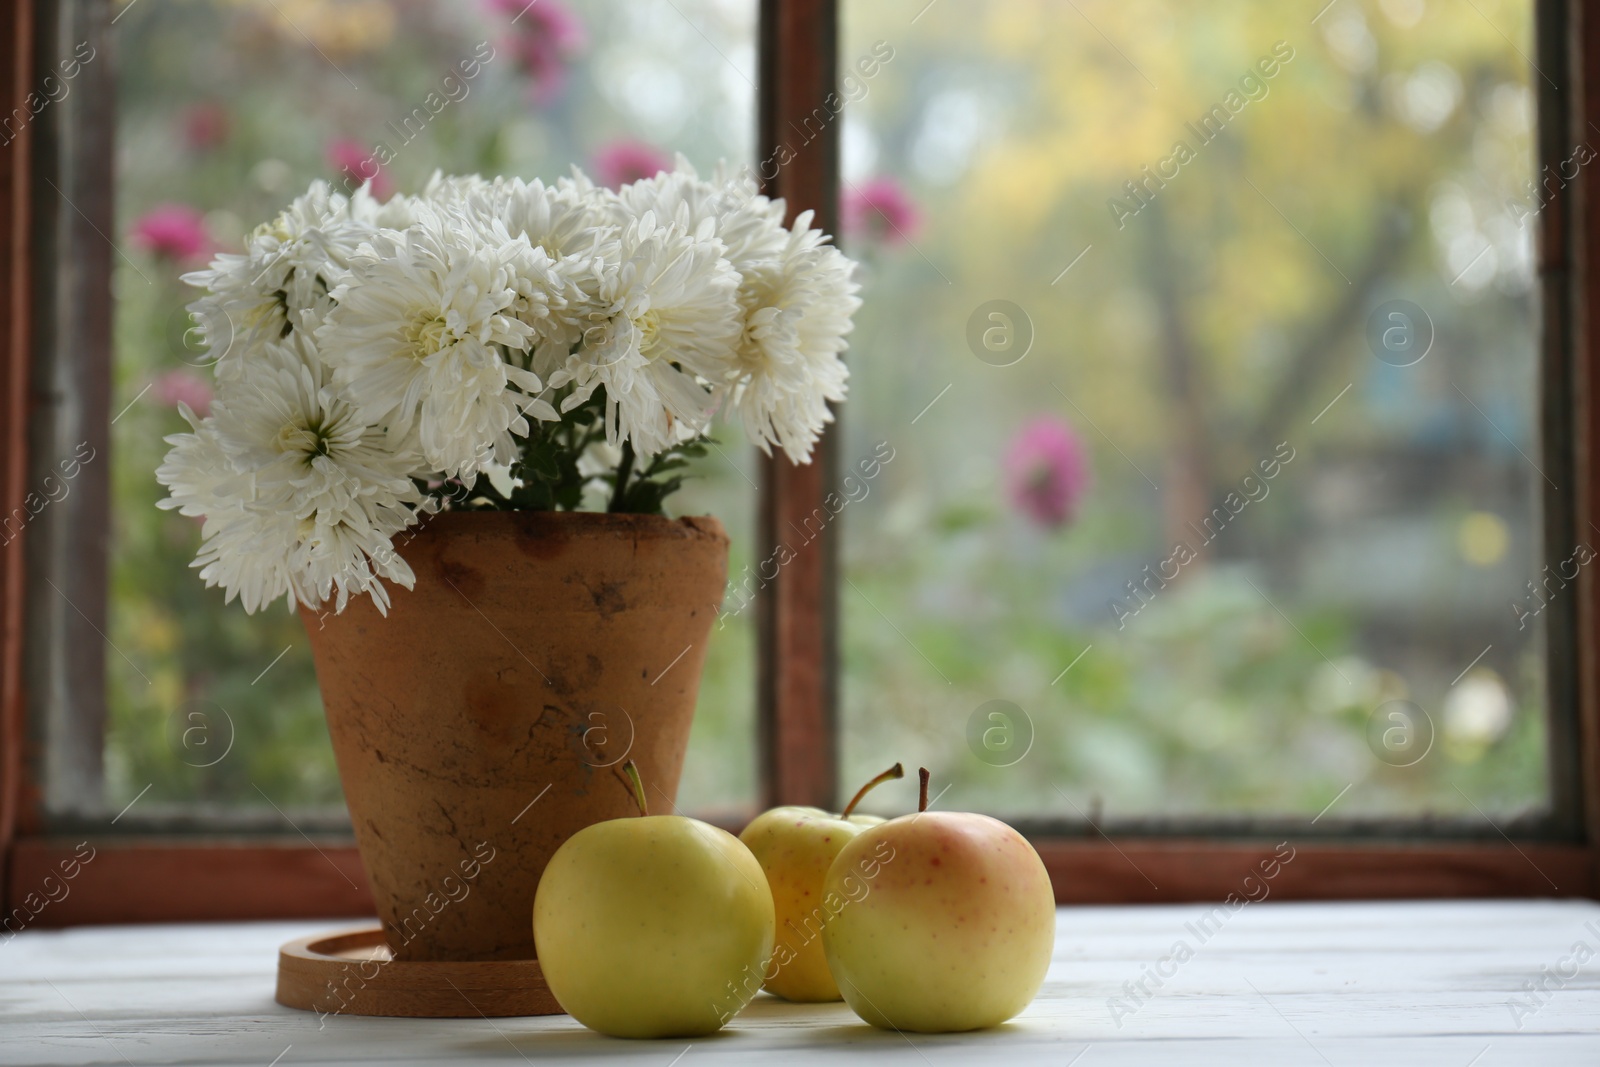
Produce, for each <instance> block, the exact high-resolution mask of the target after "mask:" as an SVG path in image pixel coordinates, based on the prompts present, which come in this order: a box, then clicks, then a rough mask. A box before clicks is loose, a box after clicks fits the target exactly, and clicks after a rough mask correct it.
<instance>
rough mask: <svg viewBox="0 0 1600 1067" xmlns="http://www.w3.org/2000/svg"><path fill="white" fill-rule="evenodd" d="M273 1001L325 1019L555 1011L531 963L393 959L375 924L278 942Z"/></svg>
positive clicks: (557, 1009)
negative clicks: (321, 1013) (281, 943)
mask: <svg viewBox="0 0 1600 1067" xmlns="http://www.w3.org/2000/svg"><path fill="white" fill-rule="evenodd" d="M277 1001H278V1003H279V1004H282V1005H284V1006H286V1007H290V1008H301V1009H303V1010H305V1011H315V1012H324V1013H327V1014H330V1015H393V1016H404V1017H407V1018H414V1019H423V1018H433V1019H456V1018H478V1017H480V1016H489V1017H503V1016H508V1015H560V1014H561V1005H559V1004H557V1003H556V998H555V997H554V996H552V995H551V993H550V987H549V986H548V985H546V984H545V981H544V975H543V974H542V973H541V972H540V970H539V961H538V960H493V961H486V962H482V963H473V962H448V963H412V962H408V961H400V960H394V959H392V958H391V957H390V954H389V946H388V944H387V943H386V942H385V941H384V936H383V929H382V928H381V927H377V926H364V927H359V928H357V929H354V930H344V931H341V932H339V933H336V934H322V935H319V936H317V937H302V938H297V939H296V940H294V941H290V942H288V943H287V944H285V945H284V946H283V947H282V948H280V949H279V950H278V993H277Z"/></svg>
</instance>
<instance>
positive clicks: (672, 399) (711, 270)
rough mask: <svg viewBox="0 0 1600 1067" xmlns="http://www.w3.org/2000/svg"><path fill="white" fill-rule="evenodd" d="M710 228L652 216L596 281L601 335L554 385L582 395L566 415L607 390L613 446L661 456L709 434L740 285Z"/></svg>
mask: <svg viewBox="0 0 1600 1067" xmlns="http://www.w3.org/2000/svg"><path fill="white" fill-rule="evenodd" d="M714 229H715V227H714V223H713V221H712V220H710V219H707V220H705V221H704V223H702V224H701V225H700V226H699V227H698V228H696V229H695V230H694V231H692V232H691V231H686V230H684V229H683V228H682V227H680V226H676V225H659V224H658V223H657V221H656V217H655V215H654V213H652V212H646V213H645V215H644V217H643V218H641V219H639V220H637V221H635V222H632V223H629V225H628V228H627V229H626V230H625V231H624V232H623V236H622V241H621V251H620V256H621V260H620V262H619V263H618V264H617V265H616V266H615V268H608V269H607V270H606V271H605V273H604V275H603V276H602V277H601V278H600V279H599V283H600V286H599V290H598V292H599V297H600V300H601V303H602V304H603V305H604V307H605V309H606V314H607V319H606V322H605V323H604V325H603V327H591V328H590V329H589V330H588V331H587V332H586V333H585V339H584V342H583V345H582V347H581V348H580V350H579V351H578V352H577V353H576V354H574V355H573V356H572V357H570V358H569V359H568V360H567V363H566V365H565V366H564V367H563V368H562V369H561V370H560V371H557V372H556V373H555V374H553V375H552V376H551V385H553V386H556V387H560V386H563V385H566V384H567V383H569V382H571V383H573V384H574V385H575V386H576V388H575V389H574V391H573V393H572V395H571V396H569V397H568V398H567V399H566V400H565V401H564V402H563V406H564V407H565V408H566V409H568V410H570V409H572V408H574V407H576V406H578V405H579V404H581V403H583V402H584V401H585V400H587V399H588V398H589V396H590V395H591V394H592V393H593V392H594V390H595V388H596V387H597V386H601V385H603V386H605V390H606V440H607V441H609V442H611V443H612V444H617V443H619V442H620V441H622V440H624V439H626V440H627V441H629V442H630V443H631V444H632V445H633V449H634V451H635V452H637V453H639V454H641V455H646V456H649V455H654V454H656V453H657V452H660V451H662V450H663V449H665V448H667V447H669V446H671V445H673V444H677V443H680V442H681V441H682V440H684V438H685V435H687V436H694V435H695V434H698V433H700V432H703V431H704V429H705V427H706V424H707V423H708V422H709V421H710V417H711V413H712V409H713V406H714V404H715V397H714V396H713V395H712V392H711V390H710V388H709V386H708V385H707V380H708V379H715V378H716V377H719V376H720V375H721V374H722V373H723V372H724V369H725V367H726V365H727V363H728V361H729V360H730V359H731V358H732V354H733V350H734V345H735V344H736V343H737V342H738V339H739V329H740V309H739V303H738V300H737V299H736V293H737V290H738V286H739V275H738V274H737V273H736V272H735V271H734V269H733V267H732V266H731V265H730V264H729V263H728V261H727V260H726V259H725V258H723V255H722V253H723V245H722V242H721V241H719V240H718V239H717V238H716V236H715V234H714Z"/></svg>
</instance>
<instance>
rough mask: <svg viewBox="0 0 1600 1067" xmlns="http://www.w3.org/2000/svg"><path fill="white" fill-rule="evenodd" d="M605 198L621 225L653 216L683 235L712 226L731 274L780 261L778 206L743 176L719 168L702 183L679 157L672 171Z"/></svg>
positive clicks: (782, 240) (783, 233) (781, 208)
mask: <svg viewBox="0 0 1600 1067" xmlns="http://www.w3.org/2000/svg"><path fill="white" fill-rule="evenodd" d="M610 198H611V203H612V212H613V214H615V215H616V216H617V217H619V218H620V219H623V220H626V219H629V218H639V217H642V216H643V215H644V213H645V212H647V211H653V212H655V215H656V218H658V219H670V220H672V221H674V222H677V223H679V224H680V225H682V226H683V227H684V228H685V229H689V230H692V229H694V228H695V227H697V226H699V225H700V224H701V223H702V222H704V221H705V220H706V219H714V220H716V227H717V237H718V239H719V240H721V241H722V243H723V246H724V248H725V251H724V252H723V255H724V256H725V257H726V258H727V260H728V262H730V263H732V264H733V269H734V270H737V271H741V272H742V271H744V270H745V269H746V268H747V267H748V266H749V265H750V264H752V263H756V262H760V261H763V260H769V259H773V258H775V257H777V256H779V255H781V254H782V253H783V250H784V246H785V244H786V243H787V238H788V234H787V232H786V231H785V229H784V225H783V212H784V205H783V201H782V200H771V199H768V198H767V197H765V196H763V195H761V193H760V192H758V191H757V188H756V184H755V181H754V179H752V178H751V177H750V176H749V175H747V174H736V175H729V174H728V173H727V170H726V168H725V167H724V166H723V165H722V164H718V165H717V168H716V170H715V171H714V172H713V173H712V176H711V179H710V180H709V181H708V180H706V179H703V178H701V177H700V176H699V174H698V173H697V172H696V171H695V169H694V167H693V165H691V164H690V162H689V161H688V160H687V159H685V158H684V157H683V156H682V155H679V156H678V160H677V166H676V169H674V170H672V171H663V172H662V173H660V174H657V175H655V176H654V177H652V178H643V179H640V180H639V181H636V182H633V183H632V184H630V185H625V186H623V187H622V188H621V189H619V190H617V192H616V193H614V194H611V197H610Z"/></svg>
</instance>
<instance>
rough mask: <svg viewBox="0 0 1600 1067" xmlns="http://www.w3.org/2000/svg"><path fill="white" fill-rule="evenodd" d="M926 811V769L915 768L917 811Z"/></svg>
mask: <svg viewBox="0 0 1600 1067" xmlns="http://www.w3.org/2000/svg"><path fill="white" fill-rule="evenodd" d="M927 810H928V768H926V767H918V768H917V811H918V813H919V814H920V813H921V812H924V811H927Z"/></svg>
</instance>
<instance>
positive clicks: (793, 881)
mask: <svg viewBox="0 0 1600 1067" xmlns="http://www.w3.org/2000/svg"><path fill="white" fill-rule="evenodd" d="M904 775H905V771H904V769H902V768H901V766H900V764H898V763H896V764H895V765H894V766H893V767H890V768H889V769H888V770H887V771H884V772H883V773H882V774H880V775H878V776H877V777H876V778H874V779H873V780H872V781H870V782H868V783H867V784H866V785H864V786H862V787H861V790H860V791H859V792H857V793H856V795H855V797H854V798H853V799H852V800H851V801H850V803H849V805H848V806H847V807H846V808H845V809H844V812H843V814H840V815H835V814H833V813H832V812H827V811H823V810H822V809H821V808H808V807H783V808H773V809H772V810H771V811H766V812H762V813H761V814H760V815H757V816H756V817H755V819H754V820H753V821H752V822H751V823H750V825H749V826H746V827H745V828H744V832H743V833H741V834H740V835H739V840H741V841H743V842H744V843H745V844H746V845H748V846H749V847H750V851H751V852H753V853H755V857H756V859H757V860H758V861H759V862H760V864H761V869H762V870H763V871H765V872H766V874H767V882H768V884H770V885H771V886H772V905H773V909H774V912H775V915H776V918H777V923H778V928H777V936H776V941H775V943H774V945H773V949H772V961H771V963H770V964H769V965H768V966H767V970H766V974H765V975H764V982H763V984H762V988H763V989H765V990H766V991H767V992H769V993H776V994H777V995H778V996H780V997H783V998H784V999H785V1000H794V1001H801V1002H808V1003H809V1002H816V1001H824V1000H838V999H839V987H838V986H837V985H836V984H835V983H834V981H833V975H832V974H831V973H829V971H828V960H827V957H826V956H825V955H823V952H822V928H823V926H824V925H826V923H827V921H828V915H829V912H828V909H827V908H826V907H824V904H823V890H822V880H823V878H824V877H826V876H827V873H828V868H829V867H831V866H832V865H833V859H834V857H835V856H837V855H838V854H839V850H840V849H842V848H844V846H845V845H846V844H847V843H848V842H849V841H850V840H851V839H852V838H854V837H855V836H856V835H857V834H859V833H860V832H861V831H862V830H865V829H866V828H867V827H869V826H876V825H877V824H879V823H881V822H883V820H882V819H880V818H878V817H877V816H876V815H852V814H851V812H852V811H854V810H855V806H856V805H857V804H858V803H860V802H861V798H862V797H864V796H866V794H867V791H868V790H869V789H871V788H872V787H873V786H875V785H878V784H879V783H880V782H886V781H889V780H890V779H893V778H900V777H903V776H904Z"/></svg>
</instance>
